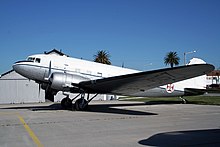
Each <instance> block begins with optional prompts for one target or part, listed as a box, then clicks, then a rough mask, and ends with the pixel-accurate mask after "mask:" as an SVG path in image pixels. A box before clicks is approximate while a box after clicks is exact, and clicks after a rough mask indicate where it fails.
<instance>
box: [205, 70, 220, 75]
mask: <svg viewBox="0 0 220 147" xmlns="http://www.w3.org/2000/svg"><path fill="white" fill-rule="evenodd" d="M207 76H220V70H213V71H212V72H210V73H209V74H207Z"/></svg>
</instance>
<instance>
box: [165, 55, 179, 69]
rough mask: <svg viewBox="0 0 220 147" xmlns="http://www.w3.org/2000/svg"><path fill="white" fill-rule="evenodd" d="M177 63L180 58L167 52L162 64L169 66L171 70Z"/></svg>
mask: <svg viewBox="0 0 220 147" xmlns="http://www.w3.org/2000/svg"><path fill="white" fill-rule="evenodd" d="M179 62H180V58H179V57H178V55H177V53H176V52H168V53H167V54H166V56H165V57H164V64H166V65H168V64H170V66H171V68H173V65H179Z"/></svg>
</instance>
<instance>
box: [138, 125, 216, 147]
mask: <svg viewBox="0 0 220 147" xmlns="http://www.w3.org/2000/svg"><path fill="white" fill-rule="evenodd" d="M138 143H139V144H141V145H146V146H169V147H172V146H220V129H209V130H190V131H174V132H165V133H159V134H156V135H153V136H151V137H149V138H147V139H144V140H140V141H139V142H138Z"/></svg>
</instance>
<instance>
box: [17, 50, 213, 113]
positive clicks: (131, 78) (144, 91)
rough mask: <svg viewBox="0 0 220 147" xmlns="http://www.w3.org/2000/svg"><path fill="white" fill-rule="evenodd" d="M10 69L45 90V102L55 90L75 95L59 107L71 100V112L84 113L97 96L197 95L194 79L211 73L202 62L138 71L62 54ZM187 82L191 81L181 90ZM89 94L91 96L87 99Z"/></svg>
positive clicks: (40, 57) (29, 60) (30, 60)
mask: <svg viewBox="0 0 220 147" xmlns="http://www.w3.org/2000/svg"><path fill="white" fill-rule="evenodd" d="M13 69H14V70H15V71H16V72H17V73H19V74H21V75H22V76H24V77H26V78H28V79H31V80H34V81H36V82H37V83H39V85H40V88H42V89H44V90H45V97H46V98H47V99H49V100H52V101H53V100H54V95H56V94H57V92H59V91H63V92H70V93H79V94H78V95H77V96H76V97H75V98H72V99H70V98H69V96H68V95H67V96H66V97H65V98H63V99H62V101H61V105H62V107H64V108H68V107H72V104H73V101H74V100H75V103H74V106H75V109H76V110H84V109H86V108H87V106H88V103H89V102H90V101H91V100H92V99H93V98H94V97H95V96H97V95H98V94H114V95H124V96H136V97H139V96H141V97H143V96H183V95H185V94H186V93H187V94H190V93H191V94H197V93H195V89H204V86H198V84H197V85H196V84H195V78H194V77H196V78H197V77H198V76H200V77H201V76H202V75H205V74H207V73H209V72H210V71H212V70H214V66H213V65H210V64H206V63H202V64H194V65H186V66H179V67H174V68H164V69H158V70H152V71H138V70H133V69H128V68H122V67H117V66H112V65H105V64H101V63H96V62H92V61H87V60H82V59H77V58H71V57H67V56H65V55H63V56H58V55H53V54H52V55H51V54H36V55H31V56H29V57H28V58H27V59H26V60H23V61H18V62H16V63H15V64H14V65H13ZM186 79H189V80H188V81H187V80H186ZM189 81H194V82H192V83H190V84H188V87H184V85H185V84H186V83H188V82H189ZM181 82H182V84H181ZM178 87H179V88H178ZM187 88H188V89H187ZM85 94H87V96H85ZM90 94H95V95H94V96H93V97H91V98H90Z"/></svg>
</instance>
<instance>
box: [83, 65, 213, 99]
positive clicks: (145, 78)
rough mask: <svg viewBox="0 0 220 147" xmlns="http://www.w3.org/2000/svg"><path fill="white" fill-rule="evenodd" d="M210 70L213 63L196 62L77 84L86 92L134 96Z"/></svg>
mask: <svg viewBox="0 0 220 147" xmlns="http://www.w3.org/2000/svg"><path fill="white" fill-rule="evenodd" d="M212 70H214V66H213V65H210V64H196V65H188V66H180V67H174V68H165V69H159V70H153V71H145V72H139V73H134V74H127V75H122V76H115V77H109V78H103V79H98V80H91V81H84V82H81V83H79V86H80V87H82V88H83V89H86V90H87V91H88V92H96V93H112V94H118V95H128V96H129V95H132V96H134V95H135V93H140V92H144V91H145V90H148V89H151V88H155V87H158V86H162V85H166V84H169V83H174V82H178V81H182V80H185V79H189V78H193V77H196V76H200V75H204V74H207V73H209V72H210V71H212Z"/></svg>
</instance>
